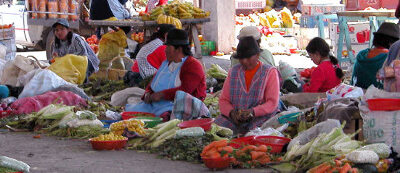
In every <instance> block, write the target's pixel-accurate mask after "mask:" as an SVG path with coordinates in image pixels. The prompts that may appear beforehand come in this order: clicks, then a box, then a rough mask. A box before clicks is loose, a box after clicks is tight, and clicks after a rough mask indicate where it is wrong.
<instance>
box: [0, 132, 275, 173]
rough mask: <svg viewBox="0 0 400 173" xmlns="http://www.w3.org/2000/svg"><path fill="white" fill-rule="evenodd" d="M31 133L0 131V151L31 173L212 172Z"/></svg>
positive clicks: (123, 151) (185, 164)
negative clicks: (38, 137) (25, 164)
mask: <svg viewBox="0 0 400 173" xmlns="http://www.w3.org/2000/svg"><path fill="white" fill-rule="evenodd" d="M33 136H34V134H33V133H25V132H23V133H22V132H18V133H15V132H0V155H5V156H8V157H12V158H15V159H17V160H21V161H23V162H25V163H27V164H29V165H30V166H31V172H32V173H42V172H46V173H117V172H118V173H125V172H126V173H158V172H160V173H161V172H162V173H169V172H171V173H189V172H190V173H196V172H211V171H210V170H209V169H208V168H206V167H205V166H203V165H202V164H192V163H188V162H180V161H170V160H166V159H160V158H157V156H156V155H153V154H148V153H143V152H136V151H132V150H121V151H95V150H93V149H92V148H91V146H90V143H89V142H88V141H86V140H61V139H57V138H55V137H48V136H45V135H42V136H41V138H40V139H34V138H33ZM221 172H228V173H231V172H232V173H236V172H256V173H258V172H271V171H270V170H266V169H263V170H261V169H259V170H255V169H253V170H249V169H246V170H245V169H241V170H237V169H236V170H232V169H228V170H224V171H221Z"/></svg>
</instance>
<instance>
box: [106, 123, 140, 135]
mask: <svg viewBox="0 0 400 173" xmlns="http://www.w3.org/2000/svg"><path fill="white" fill-rule="evenodd" d="M125 128H128V130H129V131H132V132H136V133H138V134H139V135H142V136H144V135H146V133H145V131H144V123H143V121H140V120H124V121H118V122H115V123H112V124H111V126H110V130H111V132H112V133H114V134H116V135H122V133H123V132H124V130H125Z"/></svg>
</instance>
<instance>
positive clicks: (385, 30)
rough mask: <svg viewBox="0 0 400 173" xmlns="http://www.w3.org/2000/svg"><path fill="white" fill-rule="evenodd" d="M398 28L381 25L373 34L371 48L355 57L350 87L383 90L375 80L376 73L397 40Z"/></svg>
mask: <svg viewBox="0 0 400 173" xmlns="http://www.w3.org/2000/svg"><path fill="white" fill-rule="evenodd" d="M399 34H400V33H399V27H398V25H396V24H394V23H387V22H385V23H383V24H382V25H381V26H380V27H379V29H378V31H377V32H375V33H374V39H373V46H374V47H373V48H368V49H365V50H362V51H361V52H359V53H358V55H357V60H356V62H355V64H354V70H353V75H352V80H351V82H352V85H355V86H358V87H361V88H363V89H367V88H368V87H369V86H371V85H374V86H375V87H377V88H381V89H382V88H383V83H382V82H380V81H379V80H377V79H376V73H377V72H378V70H379V69H380V68H381V67H382V65H383V62H385V60H386V57H387V55H388V52H389V48H390V46H391V45H392V44H393V43H394V42H396V41H397V40H399Z"/></svg>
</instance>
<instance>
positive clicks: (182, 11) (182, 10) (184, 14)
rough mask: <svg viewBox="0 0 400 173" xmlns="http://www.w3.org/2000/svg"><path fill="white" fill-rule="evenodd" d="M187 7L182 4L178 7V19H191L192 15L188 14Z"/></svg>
mask: <svg viewBox="0 0 400 173" xmlns="http://www.w3.org/2000/svg"><path fill="white" fill-rule="evenodd" d="M189 10H190V9H189V7H188V6H186V5H184V4H180V5H179V6H178V12H179V18H180V19H193V15H192V14H191V13H190V12H189Z"/></svg>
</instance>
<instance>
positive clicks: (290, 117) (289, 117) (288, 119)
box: [278, 112, 301, 124]
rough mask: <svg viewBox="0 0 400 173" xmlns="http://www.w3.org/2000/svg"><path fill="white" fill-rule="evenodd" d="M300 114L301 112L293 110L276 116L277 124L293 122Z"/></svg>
mask: <svg viewBox="0 0 400 173" xmlns="http://www.w3.org/2000/svg"><path fill="white" fill-rule="evenodd" d="M300 115H301V112H295V113H291V114H287V115H283V116H281V117H279V118H278V122H279V124H286V123H290V122H291V123H295V122H297V121H298V117H299V116H300Z"/></svg>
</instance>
